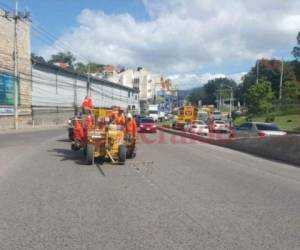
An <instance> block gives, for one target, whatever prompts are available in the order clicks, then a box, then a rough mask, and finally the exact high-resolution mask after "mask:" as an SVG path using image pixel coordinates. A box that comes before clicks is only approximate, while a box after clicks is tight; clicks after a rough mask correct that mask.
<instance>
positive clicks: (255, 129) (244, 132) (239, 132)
mask: <svg viewBox="0 0 300 250" xmlns="http://www.w3.org/2000/svg"><path fill="white" fill-rule="evenodd" d="M286 134H287V133H286V132H285V131H282V130H280V129H279V128H278V127H277V125H276V124H274V123H263V122H246V123H243V124H242V125H240V126H239V127H238V128H236V129H235V130H234V131H233V135H234V136H235V137H251V136H262V137H264V136H282V135H286Z"/></svg>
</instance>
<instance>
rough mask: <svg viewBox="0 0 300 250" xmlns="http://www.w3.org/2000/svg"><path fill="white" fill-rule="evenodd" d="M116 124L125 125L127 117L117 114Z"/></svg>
mask: <svg viewBox="0 0 300 250" xmlns="http://www.w3.org/2000/svg"><path fill="white" fill-rule="evenodd" d="M115 123H116V125H123V126H124V125H125V115H124V114H123V113H122V114H117V115H116V117H115Z"/></svg>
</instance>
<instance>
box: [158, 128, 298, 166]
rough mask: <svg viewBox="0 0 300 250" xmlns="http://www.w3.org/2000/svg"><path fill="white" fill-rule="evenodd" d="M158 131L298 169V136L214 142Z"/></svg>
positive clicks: (193, 135) (192, 135)
mask: <svg viewBox="0 0 300 250" xmlns="http://www.w3.org/2000/svg"><path fill="white" fill-rule="evenodd" d="M159 129H161V130H163V131H165V132H168V133H171V134H175V135H178V136H183V137H186V138H191V139H194V140H197V141H202V142H204V143H205V142H206V143H209V144H213V145H218V146H221V147H226V148H230V149H234V150H237V151H241V152H245V153H249V154H253V155H257V156H261V157H264V158H268V159H271V160H278V161H282V162H285V163H288V164H293V165H295V166H298V167H300V136H296V135H286V136H280V137H258V138H239V139H234V138H233V139H227V140H224V139H223V140H215V139H213V138H204V137H202V136H200V135H195V134H190V133H185V132H182V131H178V130H173V129H167V128H162V127H160V128H159Z"/></svg>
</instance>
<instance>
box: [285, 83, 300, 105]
mask: <svg viewBox="0 0 300 250" xmlns="http://www.w3.org/2000/svg"><path fill="white" fill-rule="evenodd" d="M298 97H299V88H298V86H297V83H296V82H294V81H287V82H284V83H283V86H282V99H283V101H284V102H286V103H290V102H293V101H295V100H296V99H297V98H298Z"/></svg>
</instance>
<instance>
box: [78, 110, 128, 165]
mask: <svg viewBox="0 0 300 250" xmlns="http://www.w3.org/2000/svg"><path fill="white" fill-rule="evenodd" d="M91 113H92V115H93V120H94V125H93V126H90V127H89V128H87V131H86V141H85V143H84V145H83V147H84V152H85V155H86V161H87V163H88V164H94V159H95V158H103V159H104V158H108V159H110V160H111V161H112V162H113V163H119V164H124V163H125V161H126V151H127V150H126V148H127V147H129V144H128V143H127V142H126V140H125V128H124V126H118V125H115V124H109V118H110V114H111V110H110V109H105V108H99V109H92V110H91Z"/></svg>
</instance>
